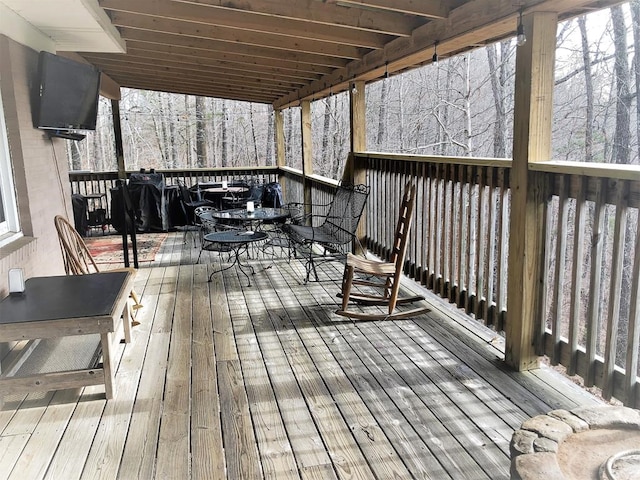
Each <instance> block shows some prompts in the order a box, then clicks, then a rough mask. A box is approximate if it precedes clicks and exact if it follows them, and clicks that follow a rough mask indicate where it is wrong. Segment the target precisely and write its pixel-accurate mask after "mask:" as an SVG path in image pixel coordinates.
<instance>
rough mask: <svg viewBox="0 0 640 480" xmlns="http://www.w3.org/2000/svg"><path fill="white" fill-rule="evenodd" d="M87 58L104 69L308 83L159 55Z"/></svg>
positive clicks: (292, 83) (271, 74)
mask: <svg viewBox="0 0 640 480" xmlns="http://www.w3.org/2000/svg"><path fill="white" fill-rule="evenodd" d="M85 58H86V59H87V60H89V61H91V62H92V63H94V64H96V65H99V66H102V67H112V66H123V67H124V66H131V67H132V68H135V67H136V66H143V65H147V66H149V67H156V66H160V67H163V68H174V69H176V71H178V70H180V71H184V72H185V73H187V72H193V75H202V76H204V75H224V76H228V77H238V78H240V79H244V78H246V77H247V74H248V73H251V74H252V75H250V76H251V77H257V78H260V79H261V80H264V81H272V82H277V83H280V84H281V83H286V84H288V85H291V86H296V85H297V86H301V85H305V84H306V83H307V82H306V81H304V80H302V79H297V80H296V79H292V78H290V77H285V76H282V75H275V74H273V73H270V72H267V71H262V72H257V71H253V72H247V71H242V70H239V69H237V68H224V67H221V66H219V65H203V64H193V63H191V64H190V63H185V62H176V61H172V60H170V59H167V58H166V57H165V58H162V56H161V55H159V56H158V57H156V58H150V57H148V56H145V57H140V56H136V55H132V54H130V55H127V56H124V57H116V56H102V57H100V56H98V55H87V56H85Z"/></svg>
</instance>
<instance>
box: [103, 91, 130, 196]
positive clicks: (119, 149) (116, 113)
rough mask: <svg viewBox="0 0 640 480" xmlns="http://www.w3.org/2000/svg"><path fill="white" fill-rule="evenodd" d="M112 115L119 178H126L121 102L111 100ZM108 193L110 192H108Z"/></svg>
mask: <svg viewBox="0 0 640 480" xmlns="http://www.w3.org/2000/svg"><path fill="white" fill-rule="evenodd" d="M111 115H112V117H113V135H114V139H115V144H116V145H115V147H116V160H117V162H118V178H120V179H122V180H126V178H127V172H126V169H125V168H124V147H123V145H122V126H121V125H120V102H119V101H118V100H111ZM107 193H108V192H107Z"/></svg>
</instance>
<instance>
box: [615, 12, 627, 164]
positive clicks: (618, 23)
mask: <svg viewBox="0 0 640 480" xmlns="http://www.w3.org/2000/svg"><path fill="white" fill-rule="evenodd" d="M611 23H612V25H613V40H614V46H615V57H616V61H615V68H614V71H615V81H616V130H615V134H614V140H613V152H612V159H611V160H612V161H613V163H629V158H630V156H629V141H630V136H631V134H630V110H631V95H630V93H629V82H630V78H629V60H628V58H627V27H626V25H625V21H624V13H623V11H622V7H620V6H617V7H612V8H611Z"/></svg>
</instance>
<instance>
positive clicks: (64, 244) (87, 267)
mask: <svg viewBox="0 0 640 480" xmlns="http://www.w3.org/2000/svg"><path fill="white" fill-rule="evenodd" d="M53 223H54V224H55V226H56V231H57V232H58V241H59V242H60V249H61V250H62V260H63V262H64V270H65V273H66V274H67V275H86V274H89V273H98V272H100V269H99V268H98V265H97V264H96V261H95V260H94V258H93V256H92V255H91V252H90V251H89V249H88V248H87V244H86V243H84V240H83V239H82V237H81V236H80V234H79V233H78V232H77V231H76V229H75V228H74V227H73V225H71V224H70V223H69V222H68V221H67V219H66V218H64V217H63V216H61V215H56V216H55V218H54V220H53ZM109 271H113V272H118V271H120V272H123V271H127V272H132V273H134V274H135V269H134V268H129V267H125V268H118V269H114V270H109ZM129 297H130V298H131V299H132V300H133V306H132V309H133V310H138V309H140V308H142V304H141V303H140V300H139V298H138V294H137V293H136V292H135V291H134V290H131V292H130V293H129ZM139 324H140V322H138V321H136V320H135V319H134V318H133V317H131V325H133V326H135V325H139Z"/></svg>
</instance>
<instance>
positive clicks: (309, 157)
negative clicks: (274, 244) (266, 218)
mask: <svg viewBox="0 0 640 480" xmlns="http://www.w3.org/2000/svg"><path fill="white" fill-rule="evenodd" d="M300 107H301V109H302V111H301V112H300V128H301V129H302V175H303V189H304V203H305V214H311V213H312V212H311V210H310V209H311V204H312V203H313V201H312V191H311V182H309V181H308V179H307V177H308V176H309V175H311V174H313V148H312V142H311V102H310V101H309V100H302V101H301V102H300Z"/></svg>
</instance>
